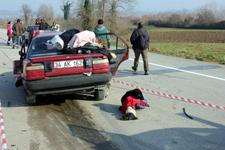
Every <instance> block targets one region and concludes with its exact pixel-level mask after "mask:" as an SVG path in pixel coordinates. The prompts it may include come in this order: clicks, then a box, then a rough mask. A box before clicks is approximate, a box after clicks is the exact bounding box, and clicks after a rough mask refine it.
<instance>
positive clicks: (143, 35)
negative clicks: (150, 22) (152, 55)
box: [130, 22, 150, 75]
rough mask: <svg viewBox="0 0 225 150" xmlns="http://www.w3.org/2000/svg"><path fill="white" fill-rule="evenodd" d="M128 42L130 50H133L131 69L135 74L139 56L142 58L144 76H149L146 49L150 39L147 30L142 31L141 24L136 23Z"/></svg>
mask: <svg viewBox="0 0 225 150" xmlns="http://www.w3.org/2000/svg"><path fill="white" fill-rule="evenodd" d="M130 42H131V44H132V48H133V50H134V54H135V59H134V65H133V66H132V69H133V70H134V71H135V72H136V71H137V68H138V62H139V57H140V55H141V56H142V58H143V62H144V71H145V75H148V74H149V64H148V48H149V42H150V37H149V33H148V32H147V30H145V29H144V27H143V24H142V23H141V22H139V23H138V26H137V28H136V29H135V30H134V31H133V33H132V35H131V37H130Z"/></svg>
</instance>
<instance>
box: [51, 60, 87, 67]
mask: <svg viewBox="0 0 225 150" xmlns="http://www.w3.org/2000/svg"><path fill="white" fill-rule="evenodd" d="M83 65H84V64H83V60H82V59H78V60H69V61H55V62H54V68H71V67H82V66H83Z"/></svg>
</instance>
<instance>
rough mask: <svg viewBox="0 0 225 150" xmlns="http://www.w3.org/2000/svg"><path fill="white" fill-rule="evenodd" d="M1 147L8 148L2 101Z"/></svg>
mask: <svg viewBox="0 0 225 150" xmlns="http://www.w3.org/2000/svg"><path fill="white" fill-rule="evenodd" d="M0 149H1V150H7V140H6V133H5V125H4V120H3V113H2V106H1V101H0Z"/></svg>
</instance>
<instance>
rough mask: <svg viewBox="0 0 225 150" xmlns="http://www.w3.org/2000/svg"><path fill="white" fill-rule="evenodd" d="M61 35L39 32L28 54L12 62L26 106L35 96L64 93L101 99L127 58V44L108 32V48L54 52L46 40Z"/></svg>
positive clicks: (87, 46) (88, 46) (53, 47)
mask: <svg viewBox="0 0 225 150" xmlns="http://www.w3.org/2000/svg"><path fill="white" fill-rule="evenodd" d="M60 34H62V33H60V32H43V33H39V35H36V37H34V38H33V39H32V42H31V44H30V46H29V48H28V51H27V52H24V51H22V50H21V51H20V53H19V54H20V56H21V58H20V60H16V61H14V74H16V75H17V82H16V85H20V83H21V85H23V87H24V89H25V91H26V101H27V103H29V104H32V103H35V102H36V97H37V96H38V95H49V94H65V93H80V94H91V95H93V98H94V99H95V100H102V99H104V98H105V96H106V94H107V90H108V88H109V86H108V85H109V82H110V80H111V78H112V76H113V75H115V73H116V71H117V69H118V67H119V65H120V63H121V62H123V61H124V60H126V59H128V50H129V48H128V45H127V44H126V42H125V41H124V40H122V39H121V38H120V37H119V36H117V35H116V34H114V33H107V34H106V35H107V36H110V42H111V46H110V49H105V48H100V47H96V46H90V45H89V44H86V45H84V46H82V47H77V48H73V49H67V48H63V49H57V48H56V47H55V46H54V45H53V44H52V43H51V42H49V41H50V40H51V39H52V38H53V37H54V36H56V35H60ZM101 36H102V35H101ZM112 56H116V57H112Z"/></svg>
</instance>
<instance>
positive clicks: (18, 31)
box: [13, 19, 23, 48]
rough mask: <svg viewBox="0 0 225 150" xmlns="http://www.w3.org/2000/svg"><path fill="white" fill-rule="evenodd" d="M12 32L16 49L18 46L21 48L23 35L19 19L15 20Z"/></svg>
mask: <svg viewBox="0 0 225 150" xmlns="http://www.w3.org/2000/svg"><path fill="white" fill-rule="evenodd" d="M13 32H14V34H15V42H16V47H17V48H19V46H21V43H22V34H23V24H22V22H21V20H20V19H17V21H16V23H15V25H14V27H13ZM13 48H15V45H13Z"/></svg>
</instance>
